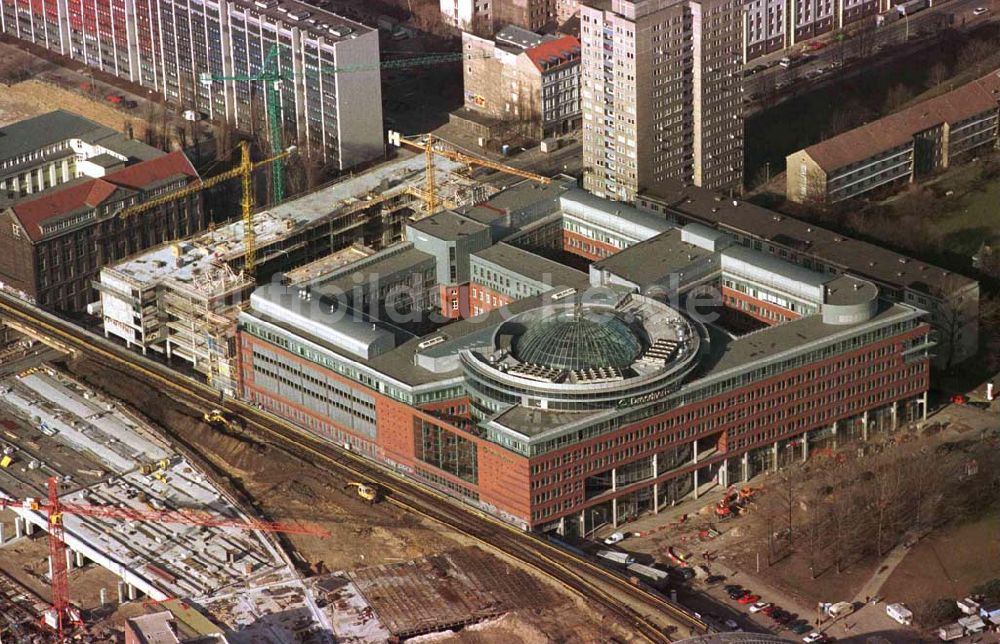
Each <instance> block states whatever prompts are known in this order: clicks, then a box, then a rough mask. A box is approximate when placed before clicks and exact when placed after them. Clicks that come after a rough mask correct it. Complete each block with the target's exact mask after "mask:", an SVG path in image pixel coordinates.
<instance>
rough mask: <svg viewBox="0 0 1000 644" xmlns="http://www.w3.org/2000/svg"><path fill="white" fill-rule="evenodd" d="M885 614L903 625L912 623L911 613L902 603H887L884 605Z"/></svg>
mask: <svg viewBox="0 0 1000 644" xmlns="http://www.w3.org/2000/svg"><path fill="white" fill-rule="evenodd" d="M885 614H886V615H888V616H889V617H891V618H893V619H894V620H896V621H897V622H899V623H900V624H902V625H903V626H909V625H910V624H912V623H913V613H912V612H911V611H910V609H909V608H907V607H906V606H903V605H902V604H887V605H886V607H885Z"/></svg>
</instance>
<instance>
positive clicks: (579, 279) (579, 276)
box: [473, 242, 590, 289]
mask: <svg viewBox="0 0 1000 644" xmlns="http://www.w3.org/2000/svg"><path fill="white" fill-rule="evenodd" d="M473 256H474V257H476V258H479V259H481V260H483V261H486V262H489V263H491V264H494V265H496V266H499V267H501V268H505V269H507V270H509V271H512V272H514V273H517V274H519V275H523V276H525V277H528V278H530V279H533V280H535V281H538V282H543V283H547V284H551V285H552V286H553V287H557V288H558V287H572V288H575V289H585V288H587V287H588V286H589V285H590V277H589V276H588V275H587V274H586V273H584V272H583V271H578V270H576V269H575V268H570V267H569V266H566V265H565V264H560V263H559V262H554V261H552V260H551V259H547V258H545V257H542V256H540V255H536V254H534V253H531V252H528V251H526V250H521V249H520V248H518V247H516V246H511V245H510V244H505V243H503V242H500V243H499V244H495V245H493V246H490V247H489V248H484V249H483V250H480V251H476V252H475V253H473Z"/></svg>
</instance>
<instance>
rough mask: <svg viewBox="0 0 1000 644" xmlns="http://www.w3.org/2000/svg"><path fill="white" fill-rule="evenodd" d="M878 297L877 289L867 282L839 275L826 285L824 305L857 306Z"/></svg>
mask: <svg viewBox="0 0 1000 644" xmlns="http://www.w3.org/2000/svg"><path fill="white" fill-rule="evenodd" d="M875 297H878V287H877V286H875V285H874V284H872V283H871V282H869V281H868V280H862V279H858V278H856V277H852V276H850V275H841V276H840V277H838V278H836V279H833V280H830V281H829V282H827V283H826V299H825V301H826V303H827V304H835V305H845V304H858V303H861V302H868V301H870V300H871V299H872V298H875Z"/></svg>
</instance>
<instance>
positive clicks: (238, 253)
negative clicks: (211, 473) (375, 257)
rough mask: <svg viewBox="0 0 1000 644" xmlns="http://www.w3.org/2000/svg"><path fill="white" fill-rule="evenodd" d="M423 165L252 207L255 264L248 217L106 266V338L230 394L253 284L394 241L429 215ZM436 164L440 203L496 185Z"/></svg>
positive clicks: (299, 275) (390, 168) (479, 196)
mask: <svg viewBox="0 0 1000 644" xmlns="http://www.w3.org/2000/svg"><path fill="white" fill-rule="evenodd" d="M427 163H428V162H427V160H426V159H425V158H424V157H423V156H410V157H409V158H405V159H402V158H401V159H398V160H394V161H390V162H387V163H385V164H383V165H381V166H378V167H376V168H375V169H373V170H372V171H370V172H367V173H365V174H362V175H359V176H357V177H353V178H350V179H346V180H343V181H340V182H337V183H334V184H332V185H330V186H328V187H326V188H322V189H320V190H317V191H316V192H312V193H310V194H308V195H305V196H303V197H300V198H297V199H292V200H289V201H286V202H284V203H282V204H280V205H278V206H274V207H272V208H268V209H264V210H261V211H258V212H255V213H253V219H252V221H253V233H252V238H253V251H254V268H253V270H252V271H248V270H246V265H247V261H246V260H247V249H248V244H247V236H246V234H245V231H246V223H245V221H237V222H233V223H230V224H227V225H225V226H221V227H219V228H216V229H214V230H210V231H207V232H205V233H203V234H201V235H198V236H195V237H192V238H190V239H184V240H178V241H176V242H173V243H170V244H165V245H162V246H159V247H157V248H154V249H151V250H149V251H148V252H145V253H142V254H139V255H135V256H133V257H130V258H129V259H128V260H126V261H124V262H121V263H119V264H116V265H112V266H108V267H105V268H103V269H102V270H101V275H100V281H99V282H97V283H95V287H96V288H97V289H98V291H99V292H100V294H101V302H100V311H101V315H102V317H103V320H104V331H105V335H106V336H114V337H118V338H121V339H122V340H124V341H125V342H126V343H127V345H128V346H129V347H134V348H136V349H138V350H140V351H142V353H143V354H147V353H148V352H154V353H158V354H161V355H163V356H165V357H166V358H167V360H168V361H170V360H174V359H176V360H182V361H185V362H188V363H190V365H191V367H192V368H193V369H194V371H196V372H198V373H201V374H202V375H203V376H204V377H205V378H206V379H207V380H208V382H210V383H212V384H213V386H215V387H216V388H217V389H219V390H220V391H223V392H225V393H226V394H227V395H230V396H232V395H235V394H236V385H235V379H236V375H237V374H236V371H235V368H234V366H233V360H234V359H235V346H234V337H235V322H236V317H237V315H238V313H239V311H240V307H241V306H242V305H243V304H244V303H245V302H246V301H247V299H248V298H249V295H250V292H251V291H252V290H253V288H254V287H255V286H256V285H257V284H258V283H266V282H267V281H268V280H270V279H272V278H274V277H275V276H277V275H279V274H281V273H285V272H287V273H288V274H289V275H290V276H291V277H292V280H293V281H295V280H301V279H303V278H306V277H307V276H308V275H309V274H310V272H313V271H317V272H322V271H324V270H328V269H331V268H334V267H335V266H337V265H338V263H339V264H347V263H350V262H352V261H355V260H356V259H360V258H363V257H365V256H367V255H369V254H371V253H374V252H375V251H378V250H382V249H384V248H387V247H390V246H392V245H393V244H396V243H398V242H399V241H400V240H401V239H402V236H403V231H404V226H405V224H406V222H409V221H413V220H417V219H419V218H421V217H422V216H425V215H426V207H425V206H426V203H425V201H426V198H427V194H428V193H427V189H426V188H427V176H428V166H427ZM433 168H434V174H435V177H436V181H434V190H435V194H436V198H437V199H438V200H440V203H442V204H447V205H450V206H454V207H458V206H464V205H470V204H474V203H479V202H481V201H483V200H485V199H486V198H488V197H489V196H490V195H491V194H493V192H495V190H496V189H495V188H492V187H490V186H488V185H486V184H481V183H478V182H476V181H474V180H473V179H471V178H469V177H468V175H467V172H465V168H466V166H465V165H463V164H461V163H459V162H456V161H452V160H449V159H447V158H444V157H441V156H437V155H435V156H434V157H433ZM137 311H138V312H140V313H139V314H136V312H137ZM95 312H96V311H95Z"/></svg>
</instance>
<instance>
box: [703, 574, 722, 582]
mask: <svg viewBox="0 0 1000 644" xmlns="http://www.w3.org/2000/svg"><path fill="white" fill-rule="evenodd" d="M725 580H726V576H725V575H709V576H708V577H707V578H706V579H705V583H706V584H717V583H719V582H720V581H725Z"/></svg>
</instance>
